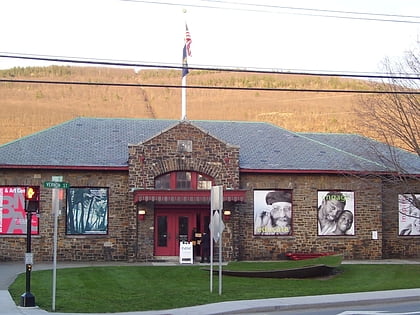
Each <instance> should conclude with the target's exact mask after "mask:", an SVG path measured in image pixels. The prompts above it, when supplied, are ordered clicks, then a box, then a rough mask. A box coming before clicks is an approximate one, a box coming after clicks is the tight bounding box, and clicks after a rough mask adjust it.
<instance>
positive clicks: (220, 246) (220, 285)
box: [219, 210, 223, 295]
mask: <svg viewBox="0 0 420 315" xmlns="http://www.w3.org/2000/svg"><path fill="white" fill-rule="evenodd" d="M221 226H222V210H219V295H222V259H223V258H222V231H221Z"/></svg>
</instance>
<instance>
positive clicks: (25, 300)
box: [20, 211, 35, 307]
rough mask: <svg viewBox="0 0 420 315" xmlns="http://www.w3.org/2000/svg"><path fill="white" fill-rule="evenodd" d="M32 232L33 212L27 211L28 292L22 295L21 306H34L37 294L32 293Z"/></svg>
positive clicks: (26, 262)
mask: <svg viewBox="0 0 420 315" xmlns="http://www.w3.org/2000/svg"><path fill="white" fill-rule="evenodd" d="M31 233H32V212H30V211H26V255H25V266H26V292H25V293H23V294H22V295H21V302H20V303H21V306H23V307H34V306H35V296H34V295H33V294H32V293H31V270H32V263H33V262H32V254H31V242H32V239H31Z"/></svg>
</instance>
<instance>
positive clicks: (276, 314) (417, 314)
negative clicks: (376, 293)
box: [246, 301, 420, 315]
mask: <svg viewBox="0 0 420 315" xmlns="http://www.w3.org/2000/svg"><path fill="white" fill-rule="evenodd" d="M355 304H356V303H355ZM246 314H247V315H250V314H254V315H297V314H299V315H320V314H322V315H420V301H415V302H413V301H410V302H400V303H399V302H390V303H382V304H371V305H360V306H358V305H353V306H338V307H334V306H333V307H326V308H321V307H319V308H318V307H317V308H313V309H294V310H291V311H272V312H255V313H246Z"/></svg>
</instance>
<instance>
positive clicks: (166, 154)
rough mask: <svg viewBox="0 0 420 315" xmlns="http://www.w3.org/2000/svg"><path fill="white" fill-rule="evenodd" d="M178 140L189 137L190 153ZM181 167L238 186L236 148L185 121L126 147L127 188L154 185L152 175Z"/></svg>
mask: <svg viewBox="0 0 420 315" xmlns="http://www.w3.org/2000/svg"><path fill="white" fill-rule="evenodd" d="M178 140H191V142H192V150H191V152H185V151H184V152H181V151H180V150H179V149H178ZM181 170H185V171H196V172H201V173H204V174H207V175H209V176H211V177H213V178H214V180H215V182H214V185H223V186H224V187H225V188H234V189H235V188H239V147H237V146H232V145H228V144H226V143H224V142H221V141H220V140H218V139H216V138H214V137H213V136H210V135H209V134H208V133H207V132H204V131H202V130H201V129H199V128H197V127H195V126H194V125H192V124H190V123H188V122H181V123H179V124H177V125H175V126H174V127H173V128H171V129H169V130H167V131H165V132H162V133H161V134H159V135H157V136H156V137H154V138H152V139H150V140H149V141H146V142H145V143H141V144H138V145H130V146H129V174H130V176H129V186H130V188H142V189H150V188H154V179H155V177H157V176H159V175H162V174H165V173H167V172H171V171H181Z"/></svg>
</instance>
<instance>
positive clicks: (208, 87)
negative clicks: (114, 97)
mask: <svg viewBox="0 0 420 315" xmlns="http://www.w3.org/2000/svg"><path fill="white" fill-rule="evenodd" d="M0 82H7V83H27V84H59V85H88V86H115V87H141V88H145V87H147V88H173V89H181V88H183V86H182V85H170V84H140V83H114V82H84V81H54V80H20V79H0ZM186 88H187V89H203V90H239V91H266V92H308V93H351V94H399V95H420V91H379V90H341V89H340V90H338V89H337V90H336V89H303V88H262V87H236V86H206V85H188V86H187V87H186Z"/></svg>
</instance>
